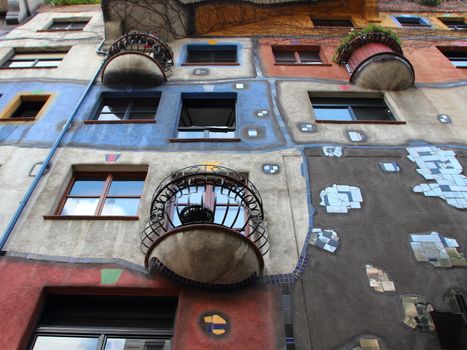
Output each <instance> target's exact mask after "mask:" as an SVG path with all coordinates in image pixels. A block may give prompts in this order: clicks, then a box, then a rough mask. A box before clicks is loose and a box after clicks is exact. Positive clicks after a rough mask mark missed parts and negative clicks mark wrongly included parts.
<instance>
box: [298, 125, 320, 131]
mask: <svg viewBox="0 0 467 350" xmlns="http://www.w3.org/2000/svg"><path fill="white" fill-rule="evenodd" d="M298 130H300V131H301V132H315V131H316V126H315V125H314V124H311V123H299V124H298Z"/></svg>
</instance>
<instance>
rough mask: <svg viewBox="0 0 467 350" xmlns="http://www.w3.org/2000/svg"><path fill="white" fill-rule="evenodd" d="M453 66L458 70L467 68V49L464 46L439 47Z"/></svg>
mask: <svg viewBox="0 0 467 350" xmlns="http://www.w3.org/2000/svg"><path fill="white" fill-rule="evenodd" d="M438 49H439V50H440V51H441V52H442V53H443V55H444V56H446V58H448V59H449V60H450V61H451V63H452V65H453V66H454V67H457V68H467V48H466V47H462V46H458V47H456V46H453V47H438Z"/></svg>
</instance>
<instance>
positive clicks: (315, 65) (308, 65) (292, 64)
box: [274, 62, 332, 67]
mask: <svg viewBox="0 0 467 350" xmlns="http://www.w3.org/2000/svg"><path fill="white" fill-rule="evenodd" d="M274 65H275V66H292V67H293V66H301V67H323V66H324V67H331V66H332V64H331V63H318V64H309V63H277V62H276V63H274Z"/></svg>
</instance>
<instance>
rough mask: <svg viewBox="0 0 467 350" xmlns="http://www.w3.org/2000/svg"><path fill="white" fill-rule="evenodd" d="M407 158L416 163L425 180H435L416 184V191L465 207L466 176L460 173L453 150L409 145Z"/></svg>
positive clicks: (460, 207) (459, 166)
mask: <svg viewBox="0 0 467 350" xmlns="http://www.w3.org/2000/svg"><path fill="white" fill-rule="evenodd" d="M407 151H408V152H409V156H408V158H409V159H410V160H411V161H412V162H414V163H416V164H417V166H418V169H417V172H418V173H419V174H420V175H422V176H423V177H424V178H425V179H426V180H434V181H435V182H431V183H425V184H420V185H417V186H415V187H414V188H413V191H414V192H416V193H423V194H424V195H425V196H426V197H439V198H441V199H443V200H445V201H446V202H447V203H448V204H449V205H450V206H453V207H455V208H459V209H467V177H465V176H464V175H462V171H463V168H462V165H461V164H460V163H459V161H458V160H457V159H456V154H455V153H454V152H453V151H443V150H442V149H440V148H438V147H435V146H430V147H409V148H407Z"/></svg>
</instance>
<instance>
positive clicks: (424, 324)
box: [402, 296, 435, 331]
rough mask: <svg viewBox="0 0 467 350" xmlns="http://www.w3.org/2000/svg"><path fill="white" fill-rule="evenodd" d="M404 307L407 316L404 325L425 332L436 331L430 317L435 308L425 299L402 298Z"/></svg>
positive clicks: (415, 297)
mask: <svg viewBox="0 0 467 350" xmlns="http://www.w3.org/2000/svg"><path fill="white" fill-rule="evenodd" d="M402 307H403V309H404V315H405V317H404V323H405V324H406V325H407V326H409V327H410V328H412V329H415V328H419V329H422V330H425V331H434V330H435V324H434V323H433V319H432V318H431V315H430V312H431V311H433V307H432V306H431V305H430V304H428V303H427V302H426V301H425V299H424V298H423V297H418V296H405V297H402Z"/></svg>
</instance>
